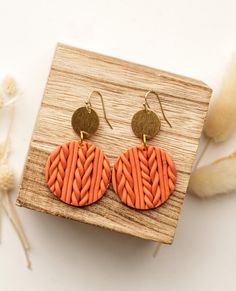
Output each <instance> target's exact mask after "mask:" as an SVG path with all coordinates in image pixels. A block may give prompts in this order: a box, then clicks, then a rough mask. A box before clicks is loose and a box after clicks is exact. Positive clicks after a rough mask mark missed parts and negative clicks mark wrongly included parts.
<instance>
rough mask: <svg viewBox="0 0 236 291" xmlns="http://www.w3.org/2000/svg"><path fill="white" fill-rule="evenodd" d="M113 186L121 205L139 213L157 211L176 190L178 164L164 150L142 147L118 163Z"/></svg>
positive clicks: (129, 152) (130, 152)
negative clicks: (134, 209) (143, 210)
mask: <svg viewBox="0 0 236 291" xmlns="http://www.w3.org/2000/svg"><path fill="white" fill-rule="evenodd" d="M112 184H113V188H114V190H115V192H116V193H117V194H118V195H119V197H120V199H121V201H122V202H123V203H125V204H127V205H128V206H130V207H133V208H136V209H151V208H156V207H158V206H159V205H161V204H162V203H164V202H165V201H166V200H167V199H168V198H169V196H170V194H171V193H172V192H173V191H174V189H175V185H176V168H175V164H174V162H173V160H172V159H171V157H170V156H169V155H168V154H167V153H166V152H165V151H163V150H162V149H160V148H158V147H154V146H150V145H147V146H146V148H145V147H144V146H143V145H138V146H135V147H133V148H130V149H128V150H127V151H126V152H124V153H122V154H121V155H120V156H119V158H118V159H117V160H116V162H115V165H114V168H113V171H112Z"/></svg>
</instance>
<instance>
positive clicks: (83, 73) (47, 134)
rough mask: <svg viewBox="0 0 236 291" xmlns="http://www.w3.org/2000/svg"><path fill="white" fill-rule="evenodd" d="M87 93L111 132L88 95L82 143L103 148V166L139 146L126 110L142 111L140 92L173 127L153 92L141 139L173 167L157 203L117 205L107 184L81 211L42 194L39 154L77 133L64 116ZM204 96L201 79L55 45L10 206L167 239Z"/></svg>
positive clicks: (171, 233)
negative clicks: (153, 125) (170, 186)
mask: <svg viewBox="0 0 236 291" xmlns="http://www.w3.org/2000/svg"><path fill="white" fill-rule="evenodd" d="M92 90H99V91H100V92H101V93H102V94H103V96H104V102H105V106H106V109H107V115H108V118H109V120H110V122H111V124H112V125H113V128H114V129H113V130H111V129H110V128H109V126H108V125H107V124H106V122H105V120H104V118H103V113H102V105H101V102H100V99H99V98H96V97H93V99H92V100H91V101H92V105H93V108H94V109H95V110H96V111H97V113H98V114H99V117H100V126H99V129H98V131H97V133H96V134H95V135H94V136H92V137H91V138H89V141H90V142H92V143H94V144H95V145H97V146H98V147H99V148H100V149H102V150H103V151H104V153H105V154H106V155H107V156H108V158H109V159H110V162H111V166H113V164H114V161H115V159H116V158H117V157H118V155H120V153H121V152H123V151H124V150H126V149H127V148H128V147H132V146H134V145H136V144H138V143H140V140H139V139H138V138H136V137H135V136H134V134H133V132H132V130H131V126H130V122H131V118H132V116H133V114H134V113H135V112H137V111H138V110H140V109H142V104H143V101H144V98H143V97H144V95H145V93H146V91H147V90H155V91H157V92H158V93H159V95H160V98H161V100H162V104H163V108H164V110H165V113H166V115H167V117H168V119H169V120H170V122H171V123H172V125H173V128H170V127H169V126H168V124H167V123H166V122H165V121H164V120H163V117H162V115H161V112H160V107H159V104H158V102H157V100H156V98H155V97H154V96H153V97H152V98H150V99H149V103H150V105H151V107H152V109H153V110H154V111H155V112H157V113H158V115H159V117H160V119H161V122H162V126H161V131H160V132H159V134H158V135H157V136H156V137H155V138H154V139H152V140H151V141H150V142H149V143H150V144H153V145H157V146H160V147H161V148H163V149H164V150H166V151H167V152H169V154H170V155H171V156H172V157H173V159H174V161H175V163H176V167H177V185H176V190H175V192H174V193H173V194H172V195H171V196H170V198H169V199H168V200H167V202H165V203H164V204H163V205H162V206H160V207H159V208H157V209H155V210H148V211H137V210H134V209H131V208H129V207H127V206H125V205H123V204H122V203H121V202H120V200H119V198H118V197H117V195H116V194H115V193H114V192H113V191H112V187H111V186H110V188H109V189H108V191H107V193H106V194H105V196H104V197H103V198H102V199H101V200H100V201H98V202H97V203H95V204H93V205H91V206H87V207H84V208H77V207H73V206H69V205H67V204H64V203H62V202H60V201H59V200H58V199H57V198H56V197H55V196H54V195H53V194H52V193H51V192H50V191H49V189H48V187H47V185H46V182H45V178H44V167H45V163H46V159H47V157H48V155H49V154H50V153H51V152H52V151H53V150H54V149H55V148H56V147H57V145H59V144H62V143H64V142H66V141H70V140H74V139H77V138H78V137H77V136H76V134H75V133H74V132H73V130H72V127H71V116H72V114H73V112H74V111H75V110H76V109H77V108H78V107H81V106H84V100H85V99H86V98H87V96H88V94H89V93H90V92H91V91H92ZM210 96H211V89H210V88H209V87H208V86H207V85H205V84H204V83H203V82H200V81H197V80H193V79H190V78H186V77H182V76H178V75H175V74H172V73H168V72H164V71H160V70H157V69H153V68H149V67H145V66H142V65H137V64H134V63H130V62H127V61H123V60H119V59H116V58H112V57H108V56H104V55H100V54H97V53H93V52H89V51H85V50H82V49H77V48H73V47H70V46H67V45H63V44H59V45H58V46H57V48H56V52H55V56H54V60H53V63H52V67H51V70H50V74H49V78H48V82H47V86H46V89H45V93H44V97H43V100H42V104H41V108H40V111H39V115H38V119H37V122H36V126H35V129H34V132H33V136H32V141H31V145H30V149H29V154H28V157H27V161H26V165H25V169H24V174H23V179H22V183H21V186H20V191H19V195H18V197H17V205H19V206H24V207H27V208H31V209H33V210H37V211H42V212H46V213H50V214H52V215H58V216H63V217H66V218H71V219H74V220H78V221H80V222H85V223H90V224H94V225H97V226H101V227H105V228H108V229H111V230H115V231H119V232H123V233H127V234H131V235H134V236H137V237H141V238H144V239H148V240H153V241H157V242H162V243H168V244H169V243H172V241H173V238H174V234H175V231H176V225H177V221H178V218H179V214H180V210H181V207H182V204H183V200H184V196H185V192H186V188H187V185H188V181H189V176H190V172H191V168H192V164H193V161H194V158H195V154H196V150H197V147H198V143H199V138H200V135H201V131H202V128H203V122H204V118H205V116H206V112H207V109H208V103H209V99H210Z"/></svg>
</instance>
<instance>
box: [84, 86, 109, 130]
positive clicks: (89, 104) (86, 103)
mask: <svg viewBox="0 0 236 291" xmlns="http://www.w3.org/2000/svg"><path fill="white" fill-rule="evenodd" d="M93 94H98V95H99V96H100V98H101V102H102V110H103V115H104V118H105V120H106V122H107V124H108V125H109V126H110V128H111V129H113V127H112V126H111V124H110V122H109V120H108V119H107V115H106V110H105V104H104V100H103V97H102V94H101V93H100V92H99V91H92V92H91V93H90V94H89V97H88V99H87V101H86V102H85V105H86V108H87V110H88V111H89V110H90V108H91V107H92V104H91V102H90V99H91V97H92V95H93Z"/></svg>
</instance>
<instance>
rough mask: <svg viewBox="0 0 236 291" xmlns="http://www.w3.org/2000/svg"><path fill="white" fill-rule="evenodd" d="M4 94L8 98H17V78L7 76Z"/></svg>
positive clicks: (3, 88) (3, 83) (4, 81)
mask: <svg viewBox="0 0 236 291" xmlns="http://www.w3.org/2000/svg"><path fill="white" fill-rule="evenodd" d="M2 90H3V93H4V94H6V95H7V96H11V97H13V96H15V95H16V94H17V84H16V80H15V78H13V77H12V76H6V77H5V78H4V80H3V82H2Z"/></svg>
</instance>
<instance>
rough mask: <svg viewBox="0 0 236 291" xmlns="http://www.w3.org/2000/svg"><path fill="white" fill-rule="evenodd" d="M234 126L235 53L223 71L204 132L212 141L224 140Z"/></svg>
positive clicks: (235, 110) (235, 118) (235, 106)
mask: <svg viewBox="0 0 236 291" xmlns="http://www.w3.org/2000/svg"><path fill="white" fill-rule="evenodd" d="M235 128H236V55H235V56H234V57H233V59H232V62H231V63H230V64H229V67H228V70H227V71H226V73H225V76H224V79H223V83H222V87H221V90H220V94H219V96H218V98H217V100H216V101H215V102H214V103H213V105H212V107H211V108H210V110H209V113H208V115H207V118H206V122H205V126H204V132H205V134H206V135H207V136H208V137H209V138H211V139H213V141H214V142H222V141H224V140H226V139H227V138H228V137H229V136H230V135H231V133H232V131H233V130H234V129H235Z"/></svg>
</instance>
